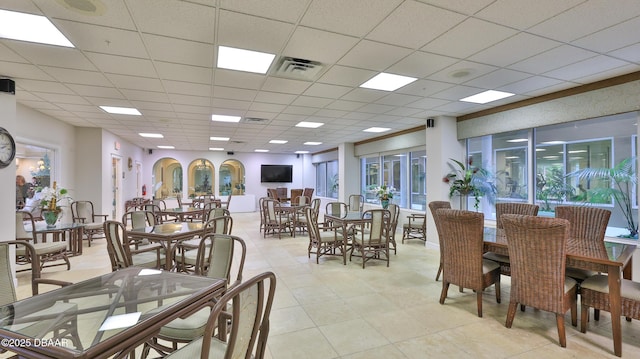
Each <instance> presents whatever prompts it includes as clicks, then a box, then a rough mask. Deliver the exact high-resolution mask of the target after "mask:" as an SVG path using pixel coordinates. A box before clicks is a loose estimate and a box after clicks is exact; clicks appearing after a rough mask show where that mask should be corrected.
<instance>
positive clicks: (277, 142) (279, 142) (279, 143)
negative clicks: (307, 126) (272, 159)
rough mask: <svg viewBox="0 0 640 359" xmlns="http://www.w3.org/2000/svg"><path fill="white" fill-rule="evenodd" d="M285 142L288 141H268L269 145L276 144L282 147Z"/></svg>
mask: <svg viewBox="0 0 640 359" xmlns="http://www.w3.org/2000/svg"><path fill="white" fill-rule="evenodd" d="M287 142H289V141H285V140H271V141H269V143H275V144H278V145H284V144H285V143H287Z"/></svg>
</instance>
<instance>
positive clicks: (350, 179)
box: [338, 143, 360, 202]
mask: <svg viewBox="0 0 640 359" xmlns="http://www.w3.org/2000/svg"><path fill="white" fill-rule="evenodd" d="M359 166H360V164H359V163H358V159H357V158H356V157H355V146H354V144H353V143H342V144H340V145H339V146H338V177H339V181H338V183H339V184H340V186H339V189H338V200H339V201H342V202H346V201H347V200H348V198H349V195H351V194H359V193H360V177H359V176H356V175H354V174H355V173H360V171H359V170H358V169H359V168H360V167H359Z"/></svg>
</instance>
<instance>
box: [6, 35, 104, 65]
mask: <svg viewBox="0 0 640 359" xmlns="http://www.w3.org/2000/svg"><path fill="white" fill-rule="evenodd" d="M6 45H7V47H9V48H11V49H12V50H13V51H15V52H16V53H18V54H19V55H20V56H21V57H23V58H24V59H26V60H28V61H29V62H31V63H33V64H35V65H44V66H56V67H68V68H75V69H80V70H87V71H95V70H96V68H95V66H93V64H91V62H89V61H88V60H87V58H86V57H85V56H84V55H83V54H82V53H81V52H80V51H78V50H77V49H74V48H69V47H61V46H49V45H34V44H33V43H28V42H21V41H14V42H7V44H6Z"/></svg>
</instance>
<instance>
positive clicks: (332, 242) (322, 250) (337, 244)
mask: <svg viewBox="0 0 640 359" xmlns="http://www.w3.org/2000/svg"><path fill="white" fill-rule="evenodd" d="M304 211H305V219H306V220H307V229H308V231H309V246H308V248H307V255H308V257H309V258H311V254H312V253H314V254H315V255H316V263H317V264H319V263H320V257H321V256H323V255H340V256H342V258H343V263H346V250H344V249H343V248H344V242H343V241H344V237H343V236H342V227H327V226H321V225H320V224H318V210H317V209H316V208H314V207H306V208H305V209H304ZM314 250H315V251H314Z"/></svg>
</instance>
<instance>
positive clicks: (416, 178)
mask: <svg viewBox="0 0 640 359" xmlns="http://www.w3.org/2000/svg"><path fill="white" fill-rule="evenodd" d="M426 163H427V162H426V151H425V150H416V151H411V152H403V153H393V154H385V155H382V156H375V157H363V158H361V160H360V164H361V173H362V179H363V180H362V193H363V195H364V196H365V201H366V202H367V203H372V204H380V200H379V199H378V197H377V196H376V192H375V188H376V187H379V186H381V185H387V186H388V187H392V188H393V190H392V192H393V199H392V200H391V201H392V203H395V204H397V205H399V206H400V207H402V208H410V209H415V210H419V211H424V210H426V198H427V196H426Z"/></svg>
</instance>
